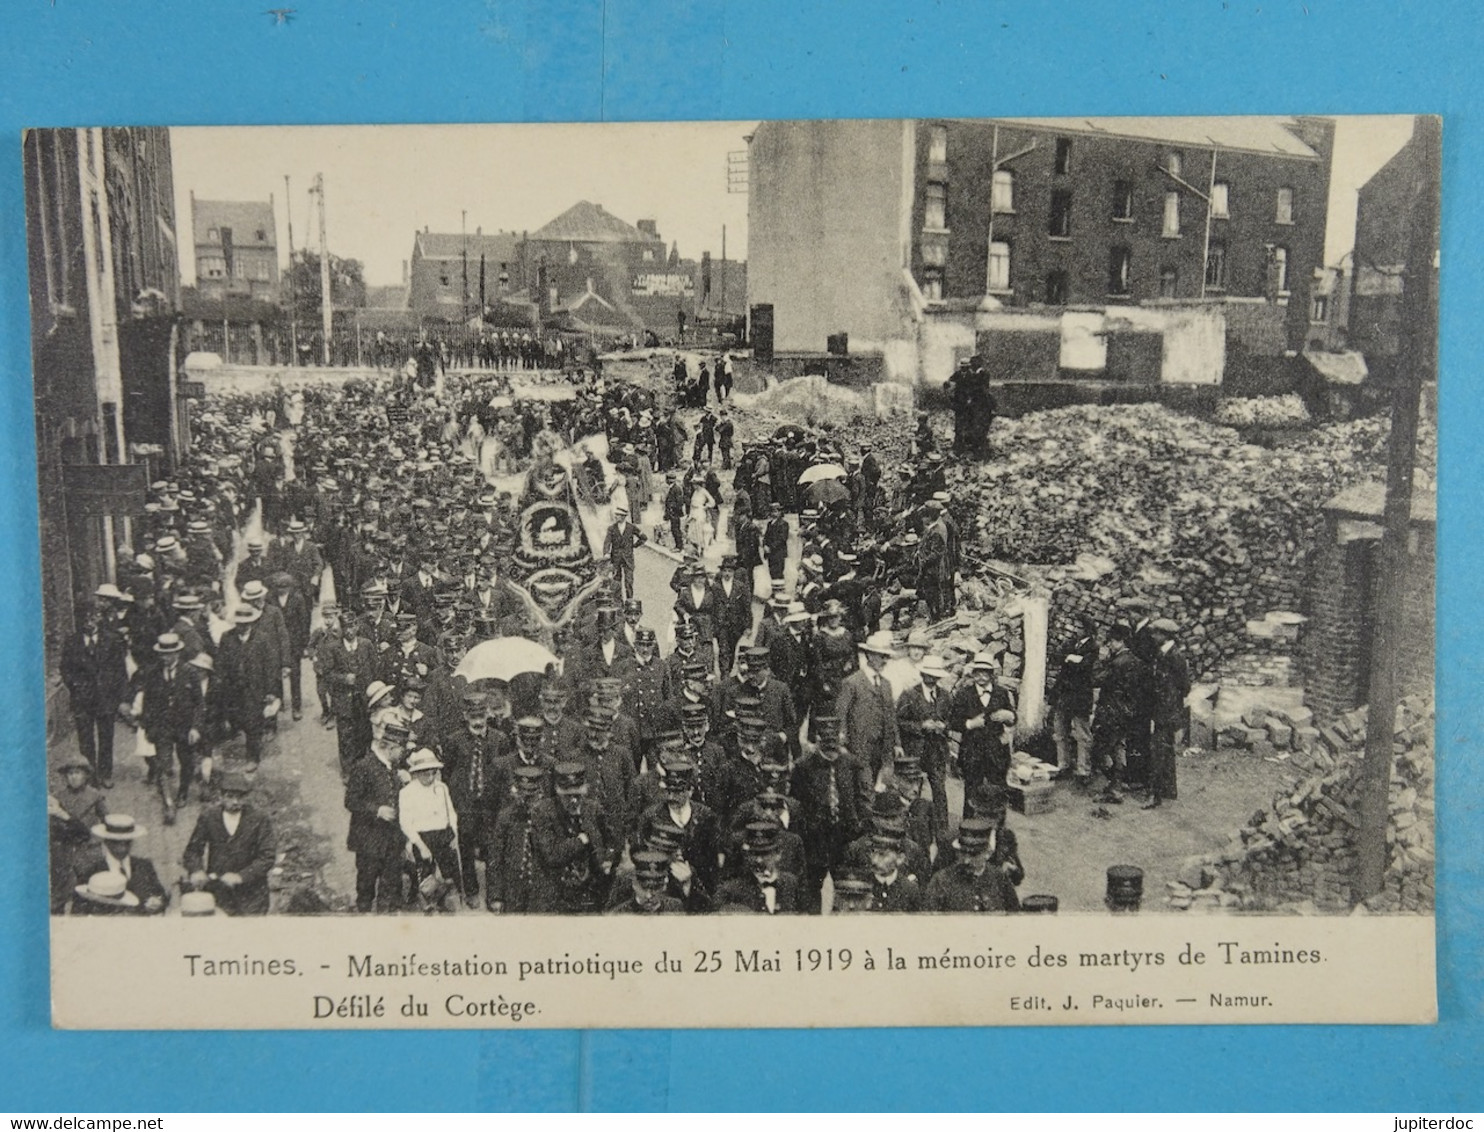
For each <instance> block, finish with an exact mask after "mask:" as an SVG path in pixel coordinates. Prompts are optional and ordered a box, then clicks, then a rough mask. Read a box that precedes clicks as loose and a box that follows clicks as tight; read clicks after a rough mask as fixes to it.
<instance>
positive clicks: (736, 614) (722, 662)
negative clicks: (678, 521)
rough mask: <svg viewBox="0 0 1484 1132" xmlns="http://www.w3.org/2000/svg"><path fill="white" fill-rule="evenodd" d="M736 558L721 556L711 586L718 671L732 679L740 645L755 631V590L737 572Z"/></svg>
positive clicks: (730, 555)
mask: <svg viewBox="0 0 1484 1132" xmlns="http://www.w3.org/2000/svg"><path fill="white" fill-rule="evenodd" d="M737 565H738V563H737V556H736V555H735V554H728V555H725V556H723V557H722V560H721V569H720V571H719V572H718V574H717V576H716V581H715V582H714V583H713V584H712V586H711V592H712V597H713V604H714V607H715V608H714V612H713V613H712V617H713V620H714V623H715V627H716V653H717V659H718V668H717V671H718V672H719V673H720V675H721V677H722V679H725V678H726V677H728V676H730V675H731V673H732V669H733V667H734V666H735V665H736V663H737V643H738V642H739V641H741V640H742V638H743V637H745V636H747V634H748V633H750V632H752V587H751V586H750V585H746V584H744V583H743V580H742V577H741V575H740V574H739V573H738V572H737Z"/></svg>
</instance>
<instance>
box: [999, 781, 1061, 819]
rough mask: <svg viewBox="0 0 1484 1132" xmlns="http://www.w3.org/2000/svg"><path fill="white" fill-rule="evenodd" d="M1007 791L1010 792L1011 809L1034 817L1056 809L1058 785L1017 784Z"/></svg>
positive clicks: (1041, 783)
mask: <svg viewBox="0 0 1484 1132" xmlns="http://www.w3.org/2000/svg"><path fill="white" fill-rule="evenodd" d="M1006 789H1008V790H1009V791H1010V808H1011V809H1013V810H1015V811H1017V812H1019V813H1022V814H1025V815H1026V816H1027V817H1032V816H1034V815H1035V814H1046V813H1050V812H1051V811H1052V810H1054V809H1056V783H1054V782H1015V783H1010V784H1009V785H1008V786H1007V787H1006Z"/></svg>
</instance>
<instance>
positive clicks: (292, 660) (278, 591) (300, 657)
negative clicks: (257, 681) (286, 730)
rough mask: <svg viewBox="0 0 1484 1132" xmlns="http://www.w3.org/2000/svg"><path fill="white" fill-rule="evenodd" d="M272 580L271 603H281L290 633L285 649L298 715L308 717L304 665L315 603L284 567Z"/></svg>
mask: <svg viewBox="0 0 1484 1132" xmlns="http://www.w3.org/2000/svg"><path fill="white" fill-rule="evenodd" d="M269 581H270V582H271V583H272V590H273V596H272V597H271V598H269V599H268V600H269V604H271V605H274V606H277V607H278V611H279V614H280V615H281V616H282V617H283V626H284V629H285V630H286V632H287V633H288V648H287V650H286V651H285V652H284V657H283V663H284V667H285V668H287V669H288V670H289V696H290V700H291V705H292V708H293V712H294V718H295V719H303V718H304V689H303V668H304V654H305V652H306V651H307V650H308V649H309V619H310V616H309V614H310V608H311V603H310V601H309V599H307V598H306V597H305V596H304V594H303V592H302V591H301V590H300V589H299V588H298V587H297V586H296V584H295V581H294V576H293V575H292V574H290V573H289V572H288V571H287V570H280V571H279V572H278V573H277V574H274V575H273V576H272V577H271V578H270V579H269Z"/></svg>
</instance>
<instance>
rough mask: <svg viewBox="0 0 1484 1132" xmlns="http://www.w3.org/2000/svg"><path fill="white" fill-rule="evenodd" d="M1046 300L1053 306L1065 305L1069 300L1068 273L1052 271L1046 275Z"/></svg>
mask: <svg viewBox="0 0 1484 1132" xmlns="http://www.w3.org/2000/svg"><path fill="white" fill-rule="evenodd" d="M1046 301H1047V302H1048V303H1050V304H1051V305H1052V306H1063V305H1065V303H1066V301H1067V273H1066V272H1065V271H1052V272H1049V273H1048V274H1047V276H1046Z"/></svg>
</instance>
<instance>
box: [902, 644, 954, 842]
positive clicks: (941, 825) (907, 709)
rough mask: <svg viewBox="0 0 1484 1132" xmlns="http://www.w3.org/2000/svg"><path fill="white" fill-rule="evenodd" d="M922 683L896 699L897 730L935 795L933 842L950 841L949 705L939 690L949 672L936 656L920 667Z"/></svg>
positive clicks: (927, 658)
mask: <svg viewBox="0 0 1484 1132" xmlns="http://www.w3.org/2000/svg"><path fill="white" fill-rule="evenodd" d="M917 673H918V676H919V678H920V680H919V682H918V683H916V684H913V685H912V687H910V688H908V689H907V690H906V691H905V692H903V693H902V694H901V695H900V696H899V697H898V698H897V727H898V729H899V730H900V731H901V735H902V749H903V750H904V751H906V752H907V754H909V755H916V756H917V760H918V763H919V765H920V766H921V767H922V772H923V774H925V775H926V776H927V780H928V787H929V788H930V789H931V790H932V792H933V799H932V812H933V838H932V839H933V841H934V843H936V844H938V845H944V844H946V843H947V841H948V704H949V697H948V696H946V695H945V694H944V693H943V691H942V689H941V688H940V687H939V682H940V681H943V680H946V679H947V678H948V669H947V668H945V667H944V666H943V661H942V660H940V659H939V658H938V657H936V656H929V657H925V658H924V659H923V661H922V663H921V664H919V665H918V666H917Z"/></svg>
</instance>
